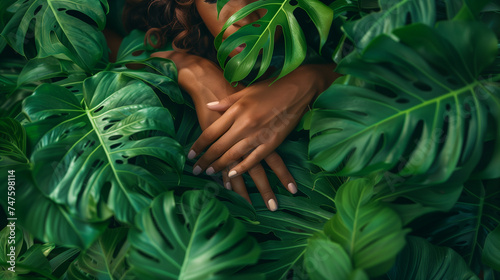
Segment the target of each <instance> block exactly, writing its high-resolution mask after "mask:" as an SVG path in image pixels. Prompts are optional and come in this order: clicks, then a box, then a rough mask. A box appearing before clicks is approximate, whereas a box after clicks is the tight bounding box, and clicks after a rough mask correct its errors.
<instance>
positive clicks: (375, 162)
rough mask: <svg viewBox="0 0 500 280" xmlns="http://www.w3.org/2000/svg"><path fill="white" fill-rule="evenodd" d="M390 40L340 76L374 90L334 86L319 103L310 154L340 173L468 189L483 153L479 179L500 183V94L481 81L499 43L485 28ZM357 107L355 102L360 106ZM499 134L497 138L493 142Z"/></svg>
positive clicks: (449, 26) (401, 33)
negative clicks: (489, 144) (490, 144)
mask: <svg viewBox="0 0 500 280" xmlns="http://www.w3.org/2000/svg"><path fill="white" fill-rule="evenodd" d="M458 30H460V32H458ZM393 33H394V36H396V38H397V41H396V40H395V39H393V38H391V37H389V36H385V35H382V36H380V37H378V38H377V39H375V40H374V41H373V42H372V43H371V44H370V45H369V46H368V47H367V48H366V49H365V50H364V51H363V52H362V53H361V54H359V53H354V54H351V55H350V56H349V57H347V58H345V59H344V60H343V61H342V62H341V63H340V64H339V66H338V69H337V70H338V71H341V72H343V73H347V74H351V75H353V76H357V77H360V78H362V79H363V80H364V81H365V83H366V86H365V87H364V88H363V87H355V86H349V85H342V84H334V85H332V86H331V87H330V88H329V89H328V90H327V91H326V92H324V93H323V94H321V95H320V96H319V98H318V99H317V100H316V102H315V103H314V108H315V109H314V111H313V113H312V118H311V122H310V123H311V130H310V135H311V142H310V146H309V147H310V155H311V156H312V159H313V162H314V163H316V164H318V165H319V166H321V167H322V168H324V169H326V170H328V171H333V170H336V168H338V167H339V166H340V165H341V163H344V166H343V167H342V168H339V170H338V173H337V174H342V175H367V174H370V173H371V172H373V171H381V170H383V171H391V172H393V173H394V174H396V175H397V176H399V177H400V178H407V179H410V178H411V177H412V176H413V179H412V181H413V183H415V184H430V183H433V184H434V183H441V182H445V181H446V180H448V179H449V178H451V177H452V175H453V176H454V175H457V176H455V177H457V178H454V180H455V182H454V184H456V185H460V184H462V183H463V182H464V181H465V180H466V179H467V177H468V176H469V175H470V174H471V173H472V171H473V170H474V168H475V167H476V165H477V164H478V162H479V161H480V159H481V156H482V154H483V142H484V141H486V140H488V138H489V139H490V140H491V139H496V140H495V141H496V143H497V144H496V147H495V146H494V148H492V149H491V150H488V151H486V150H484V152H485V156H487V158H484V159H481V162H482V163H484V166H483V167H482V168H481V170H479V172H478V176H481V177H483V178H495V177H498V176H499V173H498V164H499V163H500V145H498V141H499V139H500V130H498V129H496V127H497V124H498V123H499V122H500V87H499V86H498V83H496V82H495V81H498V80H500V76H496V77H493V78H492V79H491V80H482V79H481V78H480V76H479V74H480V72H481V70H482V69H484V68H485V67H486V66H488V65H489V64H490V63H491V62H493V60H494V59H495V55H496V52H497V39H496V37H495V35H494V34H493V33H492V32H491V30H490V29H488V28H487V27H486V26H484V25H482V24H480V23H477V22H460V21H456V22H442V23H440V24H439V25H438V26H437V28H436V29H432V28H430V27H428V26H426V25H423V24H414V25H410V26H407V27H404V28H401V29H398V30H396V31H394V32H393ZM353 100H355V102H353ZM487 132H488V134H491V136H487Z"/></svg>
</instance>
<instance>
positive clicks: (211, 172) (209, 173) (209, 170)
mask: <svg viewBox="0 0 500 280" xmlns="http://www.w3.org/2000/svg"><path fill="white" fill-rule="evenodd" d="M205 172H206V173H207V175H212V174H214V173H215V170H214V168H213V167H212V166H210V167H209V168H207V171H205Z"/></svg>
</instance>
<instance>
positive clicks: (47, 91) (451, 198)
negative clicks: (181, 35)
mask: <svg viewBox="0 0 500 280" xmlns="http://www.w3.org/2000/svg"><path fill="white" fill-rule="evenodd" d="M227 2H228V0H225V1H222V0H219V1H217V7H218V9H219V11H220V9H222V7H223V6H224V5H225V4H227ZM110 3H111V4H118V6H121V5H123V1H115V2H110ZM114 6H116V5H111V7H114ZM258 9H266V10H267V14H266V16H265V17H263V18H262V19H260V20H259V22H257V23H256V25H249V26H245V27H243V28H241V30H239V31H238V32H236V33H235V34H233V35H232V36H230V37H229V38H227V39H226V40H225V41H224V42H221V40H220V38H219V37H217V38H216V40H215V46H216V47H217V49H218V60H219V62H220V64H221V67H222V68H223V69H224V75H225V77H226V79H227V80H228V81H229V82H231V83H234V82H239V81H241V80H243V79H244V78H246V77H247V76H248V75H254V76H253V78H255V77H257V78H258V77H259V76H261V75H262V74H263V73H264V72H266V70H267V69H268V67H269V66H270V63H271V58H272V57H273V55H276V52H275V49H276V48H283V49H284V52H283V53H282V55H283V64H282V65H281V66H282V67H281V72H280V73H279V74H278V76H279V77H282V76H284V75H286V74H287V73H289V72H290V71H292V70H293V69H295V68H296V67H298V66H299V65H301V64H302V63H303V62H304V60H305V59H306V56H307V54H308V53H311V52H312V53H318V54H321V55H323V56H327V57H328V58H329V59H333V60H334V61H335V62H336V63H337V64H338V67H337V69H336V71H337V72H339V73H342V74H344V76H343V77H342V78H339V79H337V81H335V82H334V84H332V86H331V87H330V88H329V89H328V90H326V91H325V92H324V93H322V94H321V95H320V96H319V98H318V99H317V100H316V101H315V103H314V105H313V108H312V110H311V111H310V112H308V113H307V114H306V116H304V118H303V120H302V122H301V124H300V125H299V127H298V128H297V129H296V131H294V132H293V133H292V134H291V135H290V136H289V137H288V139H287V140H285V142H284V143H283V144H282V145H281V146H280V147H279V148H278V152H279V154H280V155H281V156H282V157H283V159H284V161H285V163H286V164H287V167H288V169H289V170H290V172H291V173H292V175H293V176H294V178H295V180H296V181H297V183H298V189H299V192H298V194H296V195H294V196H292V195H290V194H289V193H288V192H286V191H284V190H283V188H281V187H279V185H280V183H279V180H278V179H277V178H276V176H275V175H274V174H273V173H272V172H271V171H269V172H267V174H268V176H269V179H270V182H271V185H272V186H273V190H274V191H275V193H276V197H277V198H278V201H279V206H280V208H279V209H278V211H276V212H270V211H268V210H267V208H266V207H265V205H264V203H263V202H262V201H261V199H260V195H259V194H258V192H257V190H256V188H255V186H253V185H252V181H251V180H249V178H247V177H245V179H246V182H247V185H248V186H249V189H250V192H251V194H250V197H251V199H252V201H253V205H250V204H249V203H247V202H246V200H245V199H243V198H242V197H240V196H238V195H236V194H235V193H233V192H230V191H227V190H226V189H225V188H223V187H222V185H221V178H220V177H217V176H214V177H209V176H199V177H196V176H192V175H191V171H192V165H193V163H194V162H192V161H190V160H187V159H186V157H185V154H186V152H187V149H189V147H190V146H191V144H192V143H193V142H194V141H195V139H196V138H197V136H198V135H199V134H200V128H199V125H198V123H197V120H196V115H195V112H194V110H193V106H192V103H191V101H190V100H189V98H187V95H185V94H184V93H183V92H182V91H181V90H180V89H179V87H178V85H177V69H176V68H175V65H174V64H173V63H172V62H171V61H169V60H166V59H160V58H149V55H150V54H151V53H152V52H154V51H155V50H153V49H150V48H148V47H147V46H144V45H143V38H144V33H142V32H141V31H138V30H135V31H133V32H131V33H130V34H129V35H128V36H127V37H126V38H125V39H124V40H123V42H122V45H121V46H120V50H119V53H118V59H117V61H116V62H113V63H112V62H109V60H108V49H107V45H106V41H105V38H104V35H103V33H102V30H103V29H104V28H105V26H106V24H110V23H109V21H108V22H107V21H106V14H107V13H113V12H114V11H110V6H109V5H108V1H106V0H100V1H97V0H93V1H83V0H72V1H57V0H19V1H14V0H6V1H1V2H0V30H1V36H0V109H1V111H0V132H1V134H0V174H2V175H1V178H2V181H1V183H0V186H1V188H0V192H1V193H2V196H1V197H2V200H1V201H0V203H1V205H2V209H3V213H4V216H9V217H10V216H15V217H16V218H17V222H16V225H17V227H16V228H15V233H16V239H15V244H16V250H15V254H16V260H17V261H16V273H12V272H10V271H8V270H7V268H8V267H9V266H10V264H9V263H8V259H7V253H8V252H10V245H9V243H8V240H9V239H8V237H9V235H10V228H9V227H4V228H3V230H2V231H1V232H0V265H1V267H2V270H1V271H0V278H2V279H247V278H248V279H498V278H499V277H500V261H499V260H500V226H499V224H500V144H499V142H498V141H500V140H499V139H500V87H499V80H500V54H499V52H498V48H499V41H498V40H499V37H500V5H499V4H498V3H497V2H495V1H485V0H481V1H472V0H424V1H416V0H403V1H394V0H379V1H374V0H358V1H346V0H335V1H319V0H310V1H306V0H296V1H295V0H267V1H256V2H254V3H252V4H250V5H248V6H246V7H244V8H243V9H241V10H240V11H238V12H237V13H235V14H234V15H233V17H231V18H230V19H229V20H228V22H227V24H226V25H227V26H229V25H230V24H232V23H233V22H236V21H238V20H239V19H241V18H243V17H245V16H246V15H248V14H249V13H251V12H252V11H255V10H258ZM300 13H302V14H303V15H305V17H306V20H305V22H304V19H303V17H301V16H299V14H300ZM278 26H281V28H282V30H283V34H284V42H283V45H280V43H279V42H275V40H274V35H273V34H274V32H275V31H276V28H277V27H278ZM243 43H245V44H246V48H245V49H244V51H243V52H242V53H241V54H239V55H236V56H235V57H233V58H231V59H229V60H227V58H228V55H229V53H230V52H231V51H232V49H234V48H235V47H237V46H239V45H241V44H243ZM261 50H262V52H261ZM137 51H142V53H141V54H139V55H137V54H136V52H137ZM259 53H262V55H259ZM131 62H134V63H138V64H143V65H144V66H145V68H143V69H142V70H132V69H128V68H127V67H125V64H128V63H131ZM253 68H256V69H257V72H256V74H251V70H252V69H253ZM332 74H333V73H332ZM257 78H255V79H257ZM9 170H15V176H16V185H15V186H13V185H12V183H11V184H10V185H9V184H8V182H7V179H6V178H7V174H8V171H9ZM12 191H14V192H15V195H14V194H12V193H11V194H10V196H11V197H14V198H15V201H12V200H11V201H10V203H9V200H8V199H7V197H6V196H5V195H4V194H7V193H8V192H12ZM9 207H11V208H9ZM14 209H15V211H14ZM2 219H3V220H6V219H5V218H2Z"/></svg>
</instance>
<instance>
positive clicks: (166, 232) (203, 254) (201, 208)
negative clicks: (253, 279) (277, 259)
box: [128, 191, 260, 280]
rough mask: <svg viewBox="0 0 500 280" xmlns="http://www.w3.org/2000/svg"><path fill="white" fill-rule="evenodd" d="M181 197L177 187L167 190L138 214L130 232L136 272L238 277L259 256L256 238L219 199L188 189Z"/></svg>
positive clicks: (167, 276) (142, 274)
mask: <svg viewBox="0 0 500 280" xmlns="http://www.w3.org/2000/svg"><path fill="white" fill-rule="evenodd" d="M177 202H178V203H179V206H178V207H176V199H175V198H174V193H173V192H167V193H164V194H162V195H160V196H158V197H157V198H155V200H154V201H153V203H152V204H151V206H150V207H148V208H147V209H145V210H144V211H142V212H141V213H140V214H139V215H138V216H137V218H136V225H137V226H138V229H134V230H131V231H130V233H129V237H128V240H129V241H130V244H131V252H130V255H129V257H128V260H129V262H130V263H131V265H132V271H133V272H134V274H135V275H136V276H137V277H139V278H140V279H200V280H201V279H220V278H224V279H229V278H231V277H234V278H238V279H239V277H238V276H231V275H232V271H233V272H234V271H236V270H237V269H238V268H241V267H243V266H244V265H248V264H252V263H254V262H255V261H257V258H258V255H259V253H260V249H259V247H258V246H257V243H256V242H255V240H253V239H252V238H250V237H249V236H248V235H247V233H246V232H245V228H244V226H243V225H242V224H241V223H240V222H239V221H237V220H236V219H234V218H233V217H232V216H231V215H230V214H229V212H228V210H227V208H226V207H224V205H223V204H222V203H221V202H219V201H218V200H217V199H215V198H213V197H210V194H208V193H206V192H203V191H188V192H185V193H184V194H183V195H182V196H181V198H180V199H179V200H177ZM179 212H180V216H179V215H178V214H177V213H179Z"/></svg>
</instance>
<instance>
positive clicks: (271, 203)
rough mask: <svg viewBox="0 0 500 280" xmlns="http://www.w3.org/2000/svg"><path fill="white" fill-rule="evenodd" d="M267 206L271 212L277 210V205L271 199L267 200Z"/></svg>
mask: <svg viewBox="0 0 500 280" xmlns="http://www.w3.org/2000/svg"><path fill="white" fill-rule="evenodd" d="M267 205H269V210H271V211H276V209H278V205H277V204H276V201H275V200H274V199H273V198H271V199H269V201H268V202H267Z"/></svg>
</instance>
